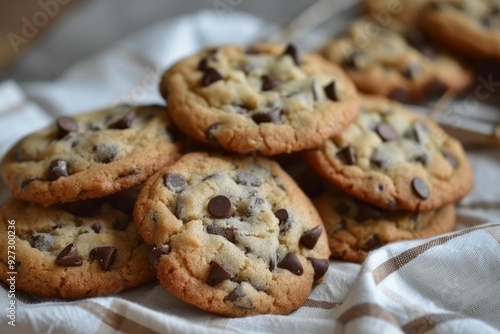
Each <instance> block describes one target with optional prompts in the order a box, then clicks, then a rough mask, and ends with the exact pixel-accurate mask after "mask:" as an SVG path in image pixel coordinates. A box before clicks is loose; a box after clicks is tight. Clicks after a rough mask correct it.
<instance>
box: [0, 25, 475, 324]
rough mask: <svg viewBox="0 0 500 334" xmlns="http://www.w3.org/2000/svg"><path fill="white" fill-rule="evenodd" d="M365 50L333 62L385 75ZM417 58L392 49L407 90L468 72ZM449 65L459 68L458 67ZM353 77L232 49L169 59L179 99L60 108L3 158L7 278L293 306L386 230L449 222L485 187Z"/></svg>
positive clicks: (412, 233)
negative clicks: (158, 289) (405, 62)
mask: <svg viewBox="0 0 500 334" xmlns="http://www.w3.org/2000/svg"><path fill="white" fill-rule="evenodd" d="M389 35H390V36H392V35H391V34H389ZM391 38H392V37H391ZM382 44H384V43H382ZM382 44H381V45H382ZM394 45H395V46H396V47H397V48H401V54H402V55H401V57H403V58H404V57H406V52H409V51H408V50H409V47H407V46H406V45H403V44H402V42H401V41H399V40H396V41H395V42H394ZM377 47H378V46H377ZM380 47H382V46H380ZM329 49H330V47H328V48H325V50H329ZM325 52H326V51H325ZM333 54H334V55H335V52H333ZM358 56H359V54H358V53H356V54H354V53H353V54H350V56H349V58H348V59H349V60H348V61H346V62H343V61H340V60H338V61H337V62H338V63H340V65H342V66H348V67H350V68H352V69H355V70H357V69H358V68H365V69H367V73H371V74H372V75H373V76H374V78H377V76H379V75H380V73H379V72H380V68H379V67H383V66H378V65H377V64H378V62H379V61H381V59H382V58H384V57H386V56H385V55H384V56H380V57H379V56H377V57H376V60H375V61H374V62H373V63H372V62H371V60H370V63H369V65H367V66H368V67H364V66H365V65H361V64H362V63H363V62H364V61H365V60H363V59H364V58H358ZM398 57H399V56H398ZM408 57H409V59H411V60H412V61H416V62H417V63H418V64H417V65H418V66H414V67H411V69H409V68H406V69H404V70H402V67H401V68H400V61H399V60H395V61H394V66H395V68H396V67H397V70H394V71H392V70H391V71H389V72H390V73H392V74H391V78H394V81H391V84H394V85H396V86H397V85H399V84H400V83H401V82H402V81H401V80H400V79H401V77H414V78H417V77H418V80H416V82H415V83H414V84H411V85H408V86H407V87H405V89H406V91H405V92H404V94H403V93H400V94H399V96H403V95H405V96H408V97H409V98H410V100H412V101H417V100H420V99H423V98H425V97H427V96H428V95H427V93H428V92H431V91H433V92H434V91H435V90H436V89H439V88H440V87H442V86H443V85H444V87H445V88H446V89H456V90H460V89H463V88H464V87H465V86H466V85H467V83H468V82H469V80H470V73H469V72H468V71H467V70H466V69H465V68H463V67H462V66H461V65H460V64H459V63H458V62H454V61H450V62H448V58H447V57H446V56H442V57H441V56H439V57H440V58H439V59H440V61H441V60H442V63H441V62H440V63H439V65H436V64H434V63H432V62H429V61H427V60H425V61H424V60H423V58H422V57H421V55H419V54H418V53H416V52H414V51H411V52H409V55H408ZM333 58H334V57H333ZM401 59H402V58H401ZM405 59H406V58H405ZM361 60H363V61H361ZM396 63H397V66H396ZM391 66H392V65H391ZM419 66H420V67H419ZM443 66H444V67H447V68H450V69H453V71H456V73H460V74H461V75H463V77H460V80H448V77H447V76H448V75H449V72H448V71H447V70H443V72H442V73H441V72H439V70H441V69H442V68H443ZM417 67H418V70H417ZM406 70H408V71H409V72H411V74H410V75H406V72H407V71H406ZM421 71H423V72H421ZM393 72H394V73H393ZM395 72H397V73H395ZM438 72H439V73H438ZM356 73H357V72H356ZM393 74H394V75H393ZM349 75H350V76H351V77H352V79H351V78H350V77H349V76H348V75H347V74H346V73H345V72H344V71H343V70H342V69H341V67H340V66H339V65H337V64H335V63H334V62H330V61H329V60H326V59H324V58H322V57H320V56H319V55H315V54H303V53H301V52H299V50H298V49H297V48H296V47H295V46H294V45H291V44H290V45H288V46H285V47H284V46H281V45H254V46H252V47H241V46H222V47H217V48H209V49H206V50H203V51H201V52H199V53H197V54H195V55H192V56H189V57H187V58H185V59H182V60H181V61H179V62H178V63H176V64H175V65H174V66H172V67H171V68H170V69H168V70H167V71H166V72H165V74H164V76H163V77H162V79H161V83H160V92H161V94H162V95H163V97H164V98H165V100H166V101H167V105H168V108H167V107H160V106H156V107H155V106H143V107H131V106H120V107H116V108H110V109H107V110H103V111H98V112H94V113H90V114H85V115H80V116H76V117H74V118H69V117H60V118H58V119H57V121H56V124H55V125H53V126H52V127H50V128H48V129H46V130H43V131H40V132H38V133H35V134H32V135H30V136H28V137H26V138H24V139H23V140H21V141H20V142H19V143H18V144H16V145H15V146H14V147H13V148H12V150H11V151H10V152H8V153H7V155H6V157H5V158H4V160H3V164H2V172H3V177H4V179H5V182H6V184H7V185H8V186H9V188H10V190H11V192H12V194H13V197H14V198H15V199H11V200H9V201H8V202H7V203H5V204H4V205H3V207H2V213H1V215H2V224H3V225H2V229H4V231H5V232H7V231H8V230H11V228H10V225H9V224H10V221H11V220H15V224H13V225H15V230H16V247H17V253H16V259H15V261H10V260H9V259H8V258H6V257H5V256H4V254H7V248H8V243H7V240H6V239H5V240H1V241H0V252H2V253H1V254H2V255H0V256H1V258H0V276H1V279H2V280H4V281H5V280H6V278H7V272H9V271H17V273H18V274H17V275H18V276H17V281H16V282H17V286H18V288H19V289H22V290H25V291H28V292H32V293H35V294H39V295H43V296H62V297H68V298H78V297H86V296H94V295H103V294H110V293H114V292H118V291H121V290H123V289H126V288H130V287H133V286H137V285H139V284H141V283H144V282H146V281H148V280H149V279H151V278H152V277H153V276H154V275H156V277H157V278H158V280H159V282H160V284H161V285H162V286H163V287H164V288H165V289H166V290H167V291H168V292H169V293H171V294H172V295H174V296H176V297H177V298H179V299H181V300H183V301H186V302H188V303H190V304H193V305H195V306H197V307H199V308H201V309H204V310H207V311H210V312H215V313H218V314H222V315H225V316H246V315H254V314H288V313H290V312H291V311H293V310H295V309H297V308H298V307H300V306H301V305H302V304H303V303H304V302H305V301H306V299H307V297H308V295H309V294H310V292H311V289H312V288H313V286H314V284H319V283H321V281H322V280H323V279H324V277H325V275H326V273H327V271H328V268H329V257H330V255H333V257H334V258H337V259H343V260H347V261H354V262H361V261H362V260H363V259H364V258H365V256H366V254H367V252H369V251H370V250H373V249H375V248H377V247H380V246H382V245H384V244H386V243H389V242H394V241H398V240H407V239H414V238H420V237H428V236H432V235H436V234H439V233H442V232H445V231H450V230H452V229H453V228H454V226H455V217H454V211H453V206H452V203H453V202H455V201H457V200H459V199H460V198H461V197H463V196H464V195H465V194H466V193H467V192H468V191H469V190H470V189H471V187H472V172H471V169H470V166H469V164H468V162H467V159H466V157H465V154H464V152H463V149H462V147H461V146H460V144H459V143H458V142H457V141H456V140H454V139H452V138H450V137H449V136H448V135H446V134H445V133H444V132H443V131H442V130H441V129H440V128H439V127H438V126H437V125H436V124H435V123H434V122H433V121H432V120H430V119H427V118H425V117H421V116H416V115H415V114H413V113H411V112H409V111H407V110H406V109H405V108H404V107H403V106H402V105H401V104H398V103H397V102H392V101H390V100H387V99H386V98H383V97H374V96H360V94H358V92H357V89H356V87H355V84H354V83H357V84H358V85H359V86H361V83H362V82H363V79H361V78H357V77H356V74H355V71H354V72H349ZM420 75H421V76H420ZM382 76H383V75H382ZM374 80H375V79H374ZM353 81H354V82H353ZM368 86H370V87H371V86H373V87H377V86H378V85H368ZM368 86H367V87H368ZM389 91H390V92H391V94H392V93H394V89H393V88H391V89H387V90H385V91H377V92H378V93H379V94H385V95H388V94H386V92H389ZM391 94H389V95H391ZM392 95H394V94H392ZM396 95H398V94H396ZM184 135H186V136H187V138H185V137H184ZM186 139H189V140H191V143H192V145H189V146H188V148H189V149H187V148H186V146H185V144H186V142H188V140H186ZM194 143H198V144H194ZM299 152H300V153H299ZM271 157H274V158H275V159H274V161H273V159H272V158H271ZM277 161H280V162H281V166H280V164H279V163H278V162H277ZM304 162H307V163H308V165H309V166H311V167H312V168H311V169H308V168H309V167H307V165H306V164H305V163H304ZM296 166H299V169H300V172H298V173H296V172H295V170H294V169H296V168H295V167H296ZM312 169H314V170H315V171H316V172H317V173H316V172H313V171H312ZM284 170H288V171H291V174H292V175H293V177H291V176H290V175H289V174H288V173H287V172H285V171H284ZM299 185H300V186H299ZM311 199H312V201H311ZM132 220H133V221H134V224H130V222H131V221H132ZM146 258H148V259H149V261H145V259H146Z"/></svg>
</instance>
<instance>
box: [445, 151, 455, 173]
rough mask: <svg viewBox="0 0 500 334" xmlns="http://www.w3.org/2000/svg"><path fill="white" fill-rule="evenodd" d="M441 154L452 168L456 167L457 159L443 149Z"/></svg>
mask: <svg viewBox="0 0 500 334" xmlns="http://www.w3.org/2000/svg"><path fill="white" fill-rule="evenodd" d="M443 156H444V157H445V159H446V160H448V162H449V163H450V165H451V167H453V169H456V168H457V167H458V159H457V157H455V156H454V155H453V154H451V153H450V152H446V151H445V152H443Z"/></svg>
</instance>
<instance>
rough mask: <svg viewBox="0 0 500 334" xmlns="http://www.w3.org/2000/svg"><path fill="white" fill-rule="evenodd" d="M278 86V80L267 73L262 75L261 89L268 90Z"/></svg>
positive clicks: (279, 83)
mask: <svg viewBox="0 0 500 334" xmlns="http://www.w3.org/2000/svg"><path fill="white" fill-rule="evenodd" d="M279 86H281V82H279V81H278V80H276V79H274V78H272V77H270V76H269V75H267V74H264V75H263V76H262V90H263V91H264V92H266V91H268V90H272V89H274V88H277V87H279Z"/></svg>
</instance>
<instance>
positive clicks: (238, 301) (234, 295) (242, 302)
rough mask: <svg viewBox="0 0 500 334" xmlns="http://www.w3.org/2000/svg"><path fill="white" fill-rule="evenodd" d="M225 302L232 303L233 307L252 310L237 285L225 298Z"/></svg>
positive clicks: (241, 289) (249, 302)
mask: <svg viewBox="0 0 500 334" xmlns="http://www.w3.org/2000/svg"><path fill="white" fill-rule="evenodd" d="M224 301H225V302H230V303H233V304H234V305H236V306H238V307H242V308H246V309H251V308H253V307H254V306H253V303H252V301H251V300H250V298H248V296H247V295H246V293H245V291H243V287H242V286H241V284H239V285H238V286H237V287H236V288H235V289H234V290H233V291H231V292H230V293H229V294H228V295H227V296H226V297H225V298H224Z"/></svg>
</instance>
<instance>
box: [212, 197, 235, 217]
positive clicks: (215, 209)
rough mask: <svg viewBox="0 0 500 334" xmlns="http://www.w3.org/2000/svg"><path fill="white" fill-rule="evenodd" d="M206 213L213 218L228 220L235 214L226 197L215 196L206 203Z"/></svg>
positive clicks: (231, 204)
mask: <svg viewBox="0 0 500 334" xmlns="http://www.w3.org/2000/svg"><path fill="white" fill-rule="evenodd" d="M208 212H210V214H211V215H212V216H214V217H215V218H229V217H231V216H232V215H234V214H235V213H236V208H235V207H234V205H233V203H231V200H230V199H229V198H228V197H226V196H224V195H217V196H215V197H213V198H212V199H211V200H210V201H209V202H208Z"/></svg>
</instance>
